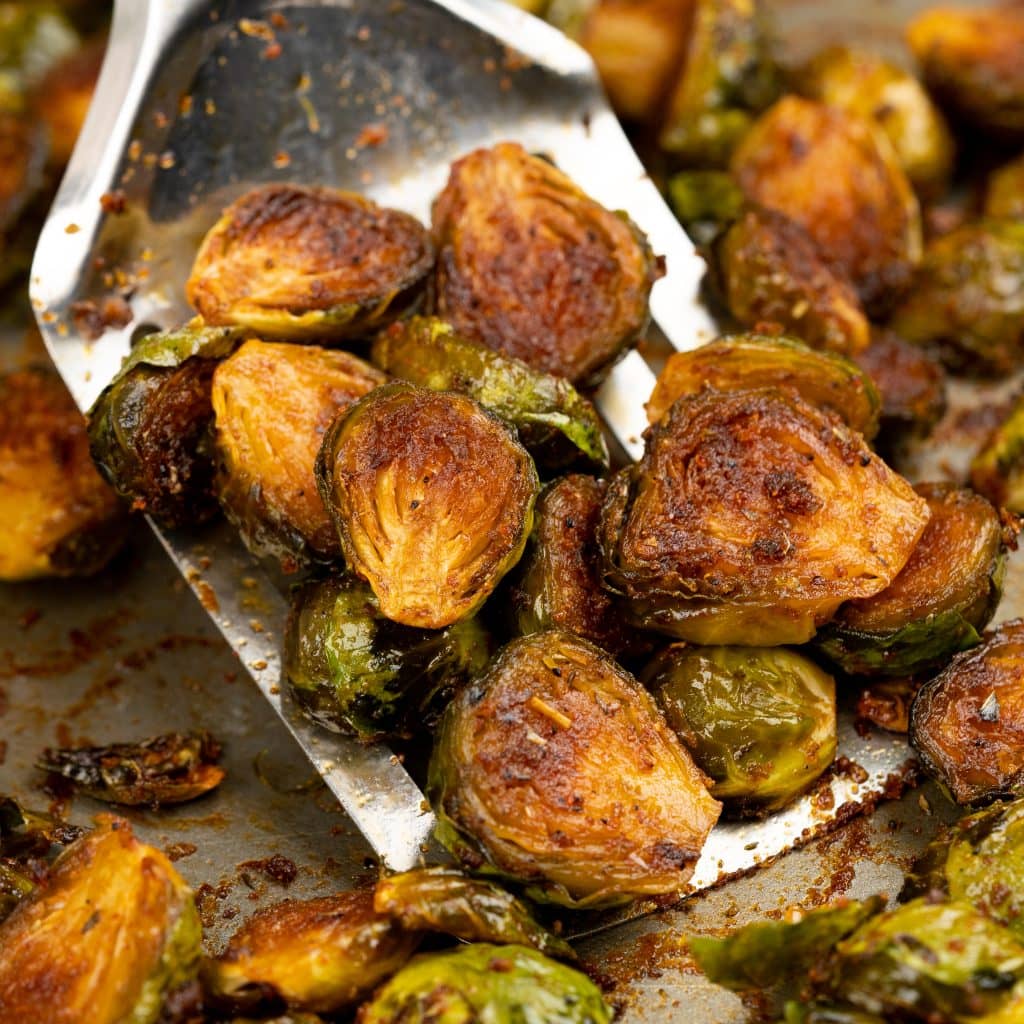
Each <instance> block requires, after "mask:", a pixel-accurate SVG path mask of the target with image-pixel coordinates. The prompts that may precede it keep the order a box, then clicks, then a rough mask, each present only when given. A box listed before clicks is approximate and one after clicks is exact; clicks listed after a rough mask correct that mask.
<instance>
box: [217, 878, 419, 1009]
mask: <svg viewBox="0 0 1024 1024" xmlns="http://www.w3.org/2000/svg"><path fill="white" fill-rule="evenodd" d="M419 939H420V936H419V934H418V933H416V932H409V931H405V930H404V929H403V928H401V927H400V926H399V925H398V924H397V923H396V922H395V921H394V920H393V919H392V918H390V917H388V916H387V915H385V914H378V913H376V911H374V909H373V890H372V889H362V890H355V891H351V892H342V893H338V894H337V895H334V896H321V897H318V898H316V899H311V900H285V901H284V902H282V903H278V904H275V905H274V906H270V907H265V908H264V909H262V910H259V911H257V912H256V913H255V914H253V915H252V917H250V918H249V920H248V921H246V922H245V924H243V925H242V927H241V928H239V929H238V931H236V932H235V934H234V935H232V936H231V938H230V939H229V940H228V944H227V946H226V947H225V949H224V952H223V953H221V954H220V956H218V957H215V958H213V959H210V960H206V961H204V963H203V966H202V981H203V988H204V990H205V991H206V992H208V993H209V995H210V996H211V997H212V999H213V1001H214V1003H215V1004H216V1005H218V1006H229V1007H233V1008H235V1009H237V1010H242V1011H249V1010H253V1009H255V1008H257V1007H259V1006H261V1005H264V1004H266V1003H268V1002H271V1003H272V1002H274V1001H277V1002H278V1004H280V1003H281V1002H283V1003H284V1004H285V1005H286V1006H287V1007H288V1009H289V1010H308V1011H311V1012H313V1013H334V1012H336V1011H338V1010H344V1009H347V1008H349V1007H352V1006H354V1005H355V1004H356V1003H358V1002H359V1001H360V1000H361V999H364V998H366V997H367V996H368V995H369V994H370V993H371V992H372V991H373V989H374V987H375V986H376V985H378V984H379V983H380V982H381V981H383V980H384V979H385V978H386V977H387V976H388V975H389V974H392V973H393V972H394V971H396V970H397V969H398V968H399V967H401V966H402V964H404V963H405V961H406V960H408V958H409V956H410V955H411V954H412V952H413V950H414V949H415V948H416V946H417V945H418V943H419Z"/></svg>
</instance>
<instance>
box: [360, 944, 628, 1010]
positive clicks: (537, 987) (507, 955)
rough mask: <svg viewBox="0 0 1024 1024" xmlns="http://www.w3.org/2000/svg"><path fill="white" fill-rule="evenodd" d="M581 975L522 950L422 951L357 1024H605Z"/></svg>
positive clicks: (599, 1000)
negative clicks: (437, 1023) (440, 1023)
mask: <svg viewBox="0 0 1024 1024" xmlns="http://www.w3.org/2000/svg"><path fill="white" fill-rule="evenodd" d="M611 1020H612V1011H611V1009H610V1008H609V1007H608V1005H607V1003H605V1001H604V999H603V997H602V996H601V991H600V989H599V988H598V987H597V986H596V985H595V984H594V983H593V982H592V981H591V980H590V979H589V978H588V977H587V976H586V975H585V974H581V973H580V972H579V971H577V970H575V969H574V968H572V967H567V966H566V965H565V964H560V963H557V962H556V961H554V960H549V959H548V958H547V957H546V956H544V955H543V954H542V953H538V952H537V951H536V950H533V949H528V948H526V947H525V946H492V945H489V944H487V943H477V944H474V945H471V946H462V947H460V948H459V949H455V950H451V951H450V952H445V953H425V954H422V955H420V956H418V957H416V958H415V959H413V960H412V962H411V963H409V964H407V965H406V966H405V967H403V968H402V970H400V971H399V972H398V973H397V974H396V975H395V976H394V977H393V978H392V979H391V980H390V981H389V982H387V984H385V985H384V986H383V987H382V988H381V989H380V991H378V992H377V994H376V995H375V996H374V997H373V999H371V1000H370V1002H368V1003H366V1004H364V1005H363V1007H362V1008H361V1009H360V1011H359V1016H358V1017H357V1024H398V1022H399V1021H401V1024H429V1022H431V1021H452V1022H453V1024H454V1022H456V1021H464V1022H466V1024H470V1022H473V1021H487V1024H518V1022H520V1021H522V1022H523V1024H527V1022H529V1024H540V1022H541V1021H543V1022H544V1024H611Z"/></svg>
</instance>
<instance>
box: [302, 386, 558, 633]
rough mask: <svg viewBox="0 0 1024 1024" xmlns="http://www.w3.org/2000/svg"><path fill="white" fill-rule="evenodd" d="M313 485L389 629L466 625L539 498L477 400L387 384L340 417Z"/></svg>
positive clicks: (513, 554)
mask: <svg viewBox="0 0 1024 1024" xmlns="http://www.w3.org/2000/svg"><path fill="white" fill-rule="evenodd" d="M316 475H317V484H318V486H319V488H320V495H321V497H322V498H323V502H324V505H325V506H326V507H327V509H328V510H329V512H330V515H331V518H332V519H333V521H334V524H335V526H336V528H337V531H338V536H339V537H340V539H341V547H342V550H343V551H344V553H345V560H346V562H347V563H348V565H349V568H350V569H351V570H352V571H353V572H354V573H355V574H356V575H358V576H360V577H362V578H363V579H365V580H366V581H367V582H368V583H369V584H370V587H371V588H372V589H373V592H374V594H375V595H376V597H377V601H378V603H379V606H380V610H381V612H382V613H383V614H384V615H385V616H386V617H387V618H389V619H393V620H394V621H395V622H401V623H403V624H405V625H407V626H416V627H419V628H421V629H443V628H444V627H445V626H450V625H451V624H452V623H453V622H457V621H458V620H459V619H462V618H466V617H468V616H470V615H472V614H473V613H474V612H476V611H477V609H479V608H480V606H481V605H482V604H483V603H484V601H485V600H486V599H487V596H488V595H489V594H490V593H491V591H492V590H493V589H494V588H495V586H497V584H498V581H499V580H500V579H501V577H502V576H504V575H505V573H506V572H508V570H509V569H511V568H512V566H514V565H515V564H516V562H517V561H518V560H519V557H520V555H521V554H522V552H523V548H524V546H525V545H526V539H527V537H528V536H529V534H530V529H531V527H532V526H533V505H534V501H535V500H536V497H537V492H538V490H539V489H540V485H539V481H538V479H537V470H536V468H535V467H534V464H533V460H532V459H531V458H530V456H529V455H528V454H527V452H526V451H525V449H524V448H523V447H522V445H521V444H520V443H519V442H518V440H516V437H515V435H514V433H513V431H512V429H511V428H510V427H509V426H507V425H506V424H505V423H504V422H502V421H501V420H499V419H498V418H497V417H496V416H494V415H493V414H492V413H489V412H487V411H486V410H485V409H484V408H483V407H482V406H480V405H479V404H478V403H477V402H475V401H474V400H473V399H471V398H469V397H467V396H465V395H460V394H457V393H455V392H450V391H444V392H440V391H429V390H426V389H424V388H418V387H415V386H413V385H411V384H404V383H394V384H388V385H386V386H384V387H380V388H377V389H376V391H374V392H373V393H372V394H370V395H368V396H367V397H366V398H364V399H362V401H360V402H357V403H356V404H355V405H353V406H352V407H351V409H349V410H347V411H346V412H344V413H343V414H341V415H340V416H338V417H337V418H336V419H335V421H334V423H333V424H332V426H331V427H330V429H329V430H328V431H327V433H326V435H325V436H324V441H323V447H322V448H321V450H320V454H319V456H318V458H317V467H316Z"/></svg>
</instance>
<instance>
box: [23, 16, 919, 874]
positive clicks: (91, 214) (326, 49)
mask: <svg viewBox="0 0 1024 1024" xmlns="http://www.w3.org/2000/svg"><path fill="white" fill-rule="evenodd" d="M368 128H370V129H372V130H371V131H367V129H368ZM504 139H508V140H515V141H518V142H521V143H522V144H523V145H524V146H526V147H527V148H528V149H530V150H532V151H537V152H542V153H545V154H547V155H548V156H550V157H551V158H552V159H553V160H554V161H555V162H556V163H557V164H558V165H559V166H560V167H561V168H562V169H563V170H565V171H566V172H567V173H568V174H569V175H570V176H572V177H573V178H575V179H576V181H578V182H579V184H580V185H581V186H582V187H583V188H584V189H585V190H587V191H588V192H589V193H590V194H591V195H593V196H594V197H595V198H596V199H598V200H599V201H601V202H602V203H604V204H605V205H607V206H609V207H611V208H614V209H624V210H626V211H627V212H628V213H629V214H630V216H631V217H632V218H633V219H634V220H635V221H636V222H637V223H638V224H639V225H640V227H641V228H642V229H643V230H644V231H646V232H647V234H648V236H649V237H650V239H651V242H652V244H653V246H654V249H655V251H657V252H658V253H660V254H662V255H664V256H665V258H666V262H667V269H668V272H667V275H666V276H665V277H664V278H663V279H662V280H661V281H660V282H659V283H658V284H657V285H656V286H655V289H654V293H653V296H652V309H653V313H654V318H655V320H656V322H657V324H658V326H659V327H660V328H661V330H662V331H663V332H664V334H665V336H666V337H667V338H668V339H669V341H670V342H671V343H672V344H673V345H675V346H676V347H677V348H682V349H686V348H692V347H694V346H696V345H698V344H700V343H701V342H702V341H705V340H707V339H708V338H709V336H711V334H712V333H713V325H712V323H711V321H710V320H709V318H708V316H707V314H706V313H705V312H704V310H703V309H702V308H701V307H700V306H699V305H698V303H697V290H698V283H699V279H700V277H701V275H702V273H703V264H702V262H701V260H700V259H699V257H698V256H697V255H696V254H695V252H694V250H693V247H692V245H691V244H690V242H689V240H688V239H687V237H686V235H685V234H684V233H683V231H682V230H681V229H680V227H679V226H678V224H677V223H676V221H675V219H674V218H673V216H672V214H671V212H670V211H669V210H668V208H667V207H666V206H665V204H664V202H663V200H662V199H661V197H660V195H659V194H658V192H657V190H656V189H655V187H654V186H653V185H652V184H651V182H650V181H649V180H648V178H647V177H646V175H645V173H644V170H643V167H642V166H641V164H640V162H639V160H638V159H637V157H636V155H635V154H634V153H633V151H632V149H631V148H630V146H629V143H628V142H627V140H626V137H625V135H624V134H623V132H622V129H621V128H620V127H619V125H618V122H617V121H616V119H615V117H614V116H613V114H612V113H611V111H610V110H609V108H608V106H607V103H606V102H605V100H604V97H603V95H602V93H601V89H600V86H599V85H598V82H597V79H596V76H595V72H594V68H593V65H592V64H591V62H590V60H589V58H588V57H587V56H586V55H585V54H584V53H583V51H582V50H580V49H579V48H578V47H577V46H575V45H574V44H572V43H571V42H568V41H567V40H566V39H565V38H564V37H563V36H562V35H561V34H560V33H558V32H556V31H555V30H553V29H552V28H550V27H549V26H547V25H545V24H544V23H542V22H540V21H538V20H536V19H534V18H532V17H530V16H528V15H526V14H524V13H522V12H521V11H519V10H518V9H516V8H514V7H512V6H509V5H506V4H504V3H501V2H499V0H322V2H320V3H314V2H312V0H215V2H210V0H118V3H117V6H116V14H115V19H114V25H113V31H112V33H111V39H110V47H109V52H108V55H107V60H106V63H105V65H104V67H103V73H102V76H101V78H100V82H99V87H98V90H97V94H96V99H95V102H94V104H93V107H92V109H91V111H90V113H89V117H88V120H87V122H86V125H85V129H84V131H83V134H82V137H81V139H80V141H79V144H78V148H77V149H76V151H75V154H74V158H73V159H72V161H71V165H70V167H69V168H68V172H67V175H66V177H65V179H64V183H63V185H62V187H61V190H60V193H59V195H58V197H57V200H56V203H55V204H54V207H53V210H52V212H51V214H50V217H49V220H48V221H47V224H46V227H45V229H44V231H43V234H42V236H41V239H40V242H39V247H38V251H37V253H36V259H35V264H34V266H33V269H32V281H31V294H32V299H33V303H34V306H35V309H36V313H37V316H38V318H39V321H40V326H41V328H42V331H43V334H44V337H45V338H46V342H47V345H48V347H49V350H50V352H51V354H52V356H53V359H54V361H55V362H56V364H57V366H58V368H59V369H60V371H61V373H62V374H63V376H64V378H65V380H66V381H67V384H68V386H69V387H70V389H71V391H72V393H73V394H74V396H75V398H76V400H77V401H78V403H79V405H80V406H81V407H82V408H87V407H88V406H89V405H90V404H91V403H92V401H93V400H94V399H95V397H96V396H97V395H98V393H99V392H100V390H101V389H102V388H103V386H104V385H105V384H106V383H107V381H108V380H109V379H110V377H111V376H112V375H113V374H114V373H115V371H116V370H117V369H118V367H119V365H120V361H121V358H122V357H123V356H124V355H125V354H126V353H127V352H128V350H129V347H130V341H131V338H132V335H133V332H135V331H137V330H139V329H140V328H141V327H143V326H146V325H155V326H159V327H172V326H174V325H176V324H179V323H181V322H182V321H184V320H185V319H186V318H188V317H189V316H190V315H191V312H190V310H189V309H188V308H187V307H186V304H185V301H184V290H183V284H184V281H185V279H186V277H187V275H188V270H189V267H190V265H191V262H192V259H193V257H194V254H195V251H196V248H197V245H198V242H199V240H200V238H201V236H202V235H203V233H204V232H205V230H206V229H207V228H208V227H209V226H210V225H211V224H212V223H213V222H214V220H215V219H216V217H217V215H218V213H219V212H220V210H221V209H222V208H223V207H224V206H225V205H227V203H228V202H230V201H231V200H232V199H234V198H235V197H236V196H238V195H239V194H240V193H242V192H243V191H244V190H246V189H247V188H249V187H250V186H252V185H254V184H256V183H258V182H265V181H271V180H293V181H299V182H306V183H324V184H329V185H333V186H338V187H341V188H346V189H354V190H358V191H362V192H365V193H367V194H369V195H370V196H372V197H373V198H374V199H376V200H377V201H379V202H381V203H384V204H387V205H391V206H395V207H399V208H402V209H405V210H408V211H409V212H411V213H413V214H416V215H418V216H419V217H420V218H421V219H424V220H427V219H428V218H429V204H430V201H431V199H432V197H433V196H434V195H435V194H436V193H437V192H438V191H439V190H440V188H441V186H442V185H443V183H444V180H445V178H446V175H447V168H448V165H449V163H450V162H451V161H452V160H453V159H454V158H456V157H458V156H459V155H461V154H463V153H465V152H466V151H468V150H470V149H472V148H475V147H477V146H481V145H488V144H491V143H494V142H497V141H499V140H504ZM367 140H372V142H373V143H374V144H373V145H370V144H368V141H367ZM126 286H127V287H130V288H132V293H131V300H130V301H131V308H132V312H133V315H134V319H133V321H132V323H131V324H130V325H129V326H128V327H125V328H115V329H111V330H108V331H107V332H106V333H105V334H104V335H103V336H102V338H100V339H99V340H98V341H96V342H94V343H93V342H89V341H86V340H84V339H83V338H82V337H81V336H80V335H79V334H77V333H76V331H75V329H74V316H73V314H74V308H75V303H77V302H89V301H92V302H96V303H102V300H103V298H104V297H105V296H107V295H109V294H110V293H111V292H112V291H115V290H116V289H123V288H125V287H126ZM652 384H653V375H652V373H651V371H650V369H649V368H648V367H647V365H646V364H645V362H644V361H643V359H642V358H641V357H640V356H639V355H637V354H633V355H631V356H630V357H629V358H627V359H626V360H624V361H623V362H622V363H620V364H619V365H618V367H617V368H616V369H615V371H614V373H613V374H612V375H611V376H610V378H609V379H608V382H607V383H606V384H605V386H604V387H603V389H602V390H601V392H600V394H599V396H598V402H599V407H600V410H601V412H602V415H603V416H604V417H605V420H606V422H607V424H608V426H609V428H610V430H611V432H612V433H613V434H614V435H615V436H616V437H617V438H618V439H619V441H620V442H621V443H622V445H623V447H624V448H625V450H626V451H627V453H629V454H630V455H632V456H633V457H636V456H637V454H638V453H639V450H640V444H639V438H640V434H641V432H642V430H643V428H644V426H645V417H644V413H643V402H644V401H645V400H646V399H647V397H648V395H649V394H650V391H651V386H652ZM158 532H159V535H160V537H161V540H162V542H163V544H164V546H165V547H166V549H167V551H168V553H169V554H170V555H171V557H172V558H173V559H174V560H175V562H176V563H177V565H178V567H179V568H180V569H181V571H182V573H183V574H184V575H185V577H186V578H187V579H188V581H189V583H190V584H191V586H192V588H193V589H194V590H195V591H196V593H197V594H198V596H199V598H200V600H201V601H202V602H203V604H204V605H205V607H206V608H207V609H208V610H209V611H210V614H211V615H212V616H213V618H214V620H215V621H216V622H217V624H218V626H219V627H220V628H221V630H222V631H223V633H224V636H225V637H226V638H227V640H228V642H229V643H230V644H231V645H232V647H233V648H234V649H235V650H236V651H237V653H238V655H239V657H240V658H241V660H242V661H243V663H244V664H245V665H246V666H247V667H248V669H249V670H250V672H251V674H252V676H253V678H254V679H255V680H256V683H257V685H258V686H259V688H260V689H261V690H262V691H263V694H264V695H265V696H266V698H267V699H268V700H269V701H270V702H271V704H272V705H273V706H274V708H275V709H276V710H277V711H278V713H279V714H280V716H281V718H282V720H283V721H284V722H285V724H286V725H287V726H288V728H289V729H290V730H291V732H292V733H293V735H294V736H295V738H296V739H297V740H298V741H299V743H300V744H301V745H302V747H303V748H304V749H305V751H306V752H307V753H308V755H309V757H310V760H311V761H312V762H313V764H314V765H315V766H316V768H317V769H318V770H319V771H320V773H321V774H322V775H323V777H324V780H325V781H326V783H327V785H328V786H329V787H330V788H331V790H332V791H333V792H334V793H335V795H336V796H337V797H338V799H339V800H340V801H341V803H342V804H343V805H344V807H345V809H346V810H347V811H348V813H349V814H350V816H351V817H352V819H353V820H354V822H355V823H356V824H357V825H358V827H359V828H360V829H361V830H362V832H363V834H364V835H365V837H366V839H367V840H368V841H369V843H370V845H371V846H372V847H373V849H374V850H375V851H376V852H377V854H378V855H379V856H380V858H381V859H382V861H384V862H385V864H386V865H387V866H389V867H390V868H393V869H396V870H402V869H405V868H408V867H410V866H412V865H413V864H415V863H417V862H418V861H420V860H421V859H422V858H423V857H424V856H426V857H427V858H428V859H430V858H434V857H438V856H440V852H439V851H438V850H436V849H434V848H432V847H431V839H430V836H431V829H432V826H433V815H432V814H431V813H430V810H429V808H428V807H427V805H426V803H425V801H424V799H423V795H422V793H421V792H420V790H419V789H418V788H417V786H416V784H415V783H414V782H413V780H412V779H411V778H410V777H409V775H408V774H407V773H406V771H405V769H404V768H403V766H402V764H401V763H400V761H399V759H398V758H397V757H396V756H395V755H393V754H392V752H391V751H390V750H388V749H387V748H386V747H384V746H373V747H364V746H361V745H359V744H358V743H355V742H353V741H349V740H347V739H344V738H341V737H338V736H336V735H333V734H330V733H327V732H324V731H322V730H320V729H319V728H317V727H316V726H314V725H311V724H310V723H309V722H307V721H306V719H304V718H303V717H302V716H301V714H299V713H298V712H297V710H296V709H295V708H294V707H293V706H292V705H291V704H290V702H289V700H288V699H287V695H286V694H285V693H283V692H282V690H281V689H280V688H279V684H280V680H281V668H280V659H279V655H278V649H279V643H280V640H281V634H282V629H283V624H284V621H285V615H286V604H285V600H284V598H283V596H282V592H281V591H280V590H279V589H278V588H277V586H275V584H274V583H273V582H272V581H271V579H270V577H269V576H268V575H267V574H266V573H265V572H264V571H263V570H262V569H261V567H260V566H259V565H258V564H257V563H256V562H255V561H254V560H253V559H252V558H251V556H249V555H248V553H247V552H246V551H245V550H244V549H243V548H242V546H241V544H240V543H239V541H238V540H237V538H236V537H234V536H233V534H232V531H231V530H230V529H229V528H228V527H227V526H224V525H221V526H216V527H213V528H211V529H208V530H204V531H202V532H201V533H198V534H192V533H189V534H183V533H173V534H171V533H167V532H160V531H158ZM227 712H228V709H226V713H227ZM840 753H841V755H843V756H844V757H845V758H846V759H847V761H846V763H848V764H850V765H852V766H854V767H852V768H851V769H850V770H849V771H847V772H844V773H837V774H836V775H835V776H834V777H833V778H832V780H831V789H832V792H831V794H822V793H819V794H818V795H817V797H816V798H815V799H811V798H810V797H808V798H805V799H804V800H802V801H800V802H798V803H797V804H796V805H795V806H793V807H792V808H791V809H789V810H788V811H786V812H785V813H783V814H779V815H776V816H774V817H772V818H770V819H768V820H767V821H765V822H762V823H755V824H723V825H720V826H719V827H718V828H716V829H715V831H714V832H713V834H712V837H711V839H710V841H709V843H708V846H707V848H706V851H705V854H704V856H703V857H702V859H701V861H700V863H699V865H698V867H697V871H696V873H695V874H694V877H693V881H692V883H691V889H692V890H697V889H701V888H704V887H707V886H710V885H713V884H714V883H715V882H717V881H719V880H720V879H722V878H724V877H726V876H728V875H730V874H732V873H735V872H738V871H743V870H746V869H748V868H750V867H752V866H753V865H755V864H756V863H758V862H760V861H762V860H766V859H768V858H770V857H772V856H775V855H777V854H778V853H780V852H782V851H784V850H786V849H788V848H789V847H791V846H793V845H795V844H796V843H799V842H801V841H805V840H806V839H808V838H809V837H810V836H811V835H813V834H814V833H815V832H817V831H820V830H821V829H822V828H823V827H826V826H827V825H828V823H829V822H831V821H833V820H835V819H836V818H837V817H840V816H845V815H848V814H849V813H850V811H851V810H852V809H854V808H855V807H856V806H857V805H858V804H863V803H866V802H869V801H872V800H874V799H877V798H878V796H879V795H880V794H881V793H882V792H883V791H884V789H885V788H886V786H887V785H889V784H890V783H891V780H892V778H893V777H894V776H898V775H899V774H900V772H901V771H903V769H904V768H905V766H906V763H907V761H908V758H909V754H908V751H907V748H906V745H905V744H904V742H903V741H902V739H900V738H898V737H875V738H872V739H864V738H861V737H859V736H858V735H857V733H856V731H855V730H854V729H853V728H852V724H851V720H850V717H849V716H848V715H847V716H845V717H844V719H843V721H842V725H841V730H840ZM857 766H859V767H857Z"/></svg>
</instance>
